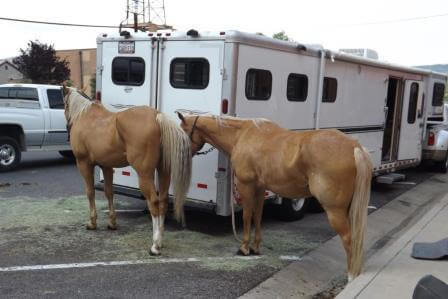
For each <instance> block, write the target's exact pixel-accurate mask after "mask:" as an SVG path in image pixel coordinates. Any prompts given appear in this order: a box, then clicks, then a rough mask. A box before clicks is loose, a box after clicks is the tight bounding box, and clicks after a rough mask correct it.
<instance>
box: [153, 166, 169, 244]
mask: <svg viewBox="0 0 448 299" xmlns="http://www.w3.org/2000/svg"><path fill="white" fill-rule="evenodd" d="M158 178H159V214H160V221H159V231H160V234H159V237H160V238H159V239H158V240H154V242H155V243H157V245H158V246H159V248H161V247H162V238H163V231H164V227H165V216H166V211H167V210H168V190H169V188H170V173H169V172H168V171H165V170H163V169H162V167H159V168H158Z"/></svg>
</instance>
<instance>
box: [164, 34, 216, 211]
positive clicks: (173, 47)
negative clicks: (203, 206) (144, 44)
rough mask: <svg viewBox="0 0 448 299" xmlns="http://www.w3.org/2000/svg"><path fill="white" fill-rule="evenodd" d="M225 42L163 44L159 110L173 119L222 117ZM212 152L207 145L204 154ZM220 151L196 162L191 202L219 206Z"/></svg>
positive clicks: (196, 158)
mask: <svg viewBox="0 0 448 299" xmlns="http://www.w3.org/2000/svg"><path fill="white" fill-rule="evenodd" d="M223 57H224V42H223V41H204V40H197V41H190V40H187V41H186V40H167V41H163V44H161V45H160V50H159V74H158V79H159V90H158V96H157V108H158V109H159V110H160V111H162V112H164V113H166V114H167V115H169V116H171V117H175V118H176V119H177V116H176V115H175V111H176V110H177V109H188V110H198V111H203V112H209V113H212V114H217V115H219V114H220V107H221V92H222V80H223V73H224V71H223ZM209 148H210V145H208V144H206V145H205V146H204V147H203V150H207V149H209ZM217 168H218V151H217V150H215V151H212V152H211V153H209V154H207V155H204V156H195V157H194V158H193V176H192V181H191V187H190V192H189V194H188V197H189V198H190V199H195V200H200V201H205V202H216V188H217V180H216V178H215V173H216V172H217Z"/></svg>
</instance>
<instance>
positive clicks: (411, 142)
mask: <svg viewBox="0 0 448 299" xmlns="http://www.w3.org/2000/svg"><path fill="white" fill-rule="evenodd" d="M96 79H97V80H96V86H97V97H98V98H100V99H101V100H102V103H103V104H104V105H105V106H106V107H107V108H108V109H110V110H112V111H117V110H121V109H126V108H128V107H133V106H136V105H148V106H151V107H155V108H157V109H158V110H160V111H162V112H164V113H167V114H169V115H172V116H173V117H175V113H174V112H175V111H176V110H177V109H188V110H199V111H205V112H210V113H213V114H217V115H231V116H238V117H250V118H252V117H263V118H268V119H271V120H273V121H275V122H276V123H278V124H279V125H281V126H283V127H285V128H288V129H290V130H312V129H324V128H336V129H339V130H341V131H342V132H344V133H347V134H350V135H351V136H352V137H354V138H356V139H357V140H358V141H359V142H360V143H361V144H362V145H363V146H365V147H366V148H367V149H368V151H369V152H370V155H371V157H372V160H373V164H374V173H375V175H378V174H382V173H386V172H391V171H395V170H397V169H401V168H406V167H411V166H415V165H417V164H418V163H419V162H420V160H421V154H422V140H423V136H424V133H425V132H424V131H425V122H426V120H427V119H428V118H438V117H442V112H443V111H442V102H443V101H442V98H441V96H440V95H442V97H443V90H444V88H445V82H446V79H447V77H446V75H444V74H440V73H434V72H430V71H426V70H421V69H416V68H409V67H403V66H398V65H394V64H389V63H385V62H380V61H377V60H373V59H369V58H363V57H358V56H354V55H350V54H347V53H342V52H334V51H330V50H326V49H323V48H321V47H316V46H308V45H303V44H298V43H295V42H287V41H280V40H276V39H272V38H268V37H265V36H261V35H256V34H247V33H242V32H237V31H225V32H218V33H209V32H197V31H195V30H190V31H189V32H187V33H181V32H174V33H157V34H155V33H135V34H134V33H132V34H129V33H127V32H122V34H121V35H118V34H117V35H116V36H110V35H106V34H104V35H101V36H100V37H98V39H97V78H96ZM272 146H273V147H275V144H272ZM208 147H209V146H208V145H206V147H205V149H208ZM101 180H102V176H101V173H100V174H99V175H98V176H97V181H99V183H101ZM114 188H115V190H116V192H118V193H124V194H128V195H136V196H141V194H140V192H139V190H138V180H137V175H136V173H135V172H134V170H133V169H132V168H130V167H126V168H122V169H116V171H115V176H114ZM233 194H234V192H233V184H232V171H231V166H230V163H229V160H228V158H227V156H226V155H225V154H223V153H221V152H219V151H217V150H216V151H211V152H210V153H208V154H207V155H203V156H195V157H194V158H193V176H192V183H191V187H190V191H189V194H188V199H189V204H190V205H195V204H196V205H199V206H202V207H207V208H210V209H213V210H214V211H215V212H216V213H217V214H218V215H223V216H227V215H229V214H230V199H231V198H232V197H233Z"/></svg>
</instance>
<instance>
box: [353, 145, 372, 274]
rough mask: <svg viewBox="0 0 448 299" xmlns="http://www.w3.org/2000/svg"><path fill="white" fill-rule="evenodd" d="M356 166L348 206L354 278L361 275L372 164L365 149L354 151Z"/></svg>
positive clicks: (358, 148)
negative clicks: (350, 199)
mask: <svg viewBox="0 0 448 299" xmlns="http://www.w3.org/2000/svg"><path fill="white" fill-rule="evenodd" d="M354 156H355V164H356V179H355V191H354V193H353V198H352V202H351V204H350V211H349V217H350V227H351V259H350V265H349V276H351V278H355V277H356V276H358V275H359V274H360V273H361V269H362V265H363V259H364V235H365V231H366V226H367V207H368V204H369V200H370V184H371V181H372V162H371V161H370V156H369V154H368V153H367V151H366V150H365V149H362V148H360V147H356V148H355V150H354Z"/></svg>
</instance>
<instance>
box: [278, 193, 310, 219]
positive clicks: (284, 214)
mask: <svg viewBox="0 0 448 299" xmlns="http://www.w3.org/2000/svg"><path fill="white" fill-rule="evenodd" d="M307 206H308V199H307V198H305V197H303V198H294V199H291V198H285V197H283V198H282V204H281V206H280V209H279V214H278V217H279V218H280V219H281V220H283V221H297V220H300V219H302V218H303V216H305V212H306V210H307Z"/></svg>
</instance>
